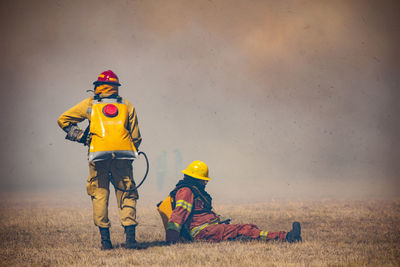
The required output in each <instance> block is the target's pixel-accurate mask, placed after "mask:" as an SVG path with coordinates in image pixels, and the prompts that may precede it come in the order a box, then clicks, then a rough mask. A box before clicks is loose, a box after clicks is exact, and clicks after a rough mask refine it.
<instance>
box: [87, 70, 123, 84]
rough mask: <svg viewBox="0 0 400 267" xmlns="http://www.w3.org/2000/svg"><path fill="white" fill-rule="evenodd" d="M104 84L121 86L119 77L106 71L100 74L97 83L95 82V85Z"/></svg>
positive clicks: (110, 71)
mask: <svg viewBox="0 0 400 267" xmlns="http://www.w3.org/2000/svg"><path fill="white" fill-rule="evenodd" d="M103 83H108V84H114V85H118V86H120V85H121V84H120V83H119V79H118V76H117V75H116V74H115V73H114V72H113V71H112V70H106V71H103V72H102V73H100V74H99V77H97V81H95V82H93V84H94V85H99V84H103Z"/></svg>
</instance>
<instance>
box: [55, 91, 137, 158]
mask: <svg viewBox="0 0 400 267" xmlns="http://www.w3.org/2000/svg"><path fill="white" fill-rule="evenodd" d="M93 101H94V97H88V98H86V99H84V100H83V101H81V102H80V103H78V104H76V105H75V106H73V107H72V108H70V109H68V110H67V111H65V112H64V113H63V114H62V115H61V116H60V117H59V118H58V120H57V123H58V125H59V126H60V127H61V128H62V129H63V130H65V128H66V127H68V126H70V125H71V124H77V123H79V122H82V121H84V120H85V119H88V120H89V121H90V117H91V113H92V105H93ZM124 102H125V104H126V105H127V108H128V127H127V128H128V129H127V130H128V131H129V133H130V134H131V137H132V141H133V144H134V145H135V148H136V150H138V149H139V145H140V143H141V142H142V137H141V135H140V131H139V125H138V120H137V116H136V111H135V108H134V106H133V105H132V104H131V103H130V102H129V101H127V100H125V99H124Z"/></svg>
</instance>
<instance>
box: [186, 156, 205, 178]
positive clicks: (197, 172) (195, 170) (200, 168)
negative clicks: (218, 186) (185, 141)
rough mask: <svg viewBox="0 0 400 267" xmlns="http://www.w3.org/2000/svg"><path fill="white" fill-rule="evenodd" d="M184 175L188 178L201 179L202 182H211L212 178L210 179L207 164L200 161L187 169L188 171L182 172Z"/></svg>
mask: <svg viewBox="0 0 400 267" xmlns="http://www.w3.org/2000/svg"><path fill="white" fill-rule="evenodd" d="M182 172H183V173H184V174H186V175H187V176H190V177H193V178H196V179H200V180H205V181H209V180H210V178H209V177H208V167H207V164H205V163H204V162H202V161H200V160H195V161H193V162H192V163H190V164H189V166H188V167H187V168H186V170H183V171H182Z"/></svg>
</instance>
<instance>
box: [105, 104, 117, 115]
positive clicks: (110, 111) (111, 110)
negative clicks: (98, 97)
mask: <svg viewBox="0 0 400 267" xmlns="http://www.w3.org/2000/svg"><path fill="white" fill-rule="evenodd" d="M103 113H104V115H106V116H107V117H115V116H117V115H118V108H117V107H116V106H115V105H113V104H107V105H105V106H104V108H103Z"/></svg>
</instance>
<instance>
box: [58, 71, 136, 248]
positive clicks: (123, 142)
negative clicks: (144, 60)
mask: <svg viewBox="0 0 400 267" xmlns="http://www.w3.org/2000/svg"><path fill="white" fill-rule="evenodd" d="M93 84H94V86H95V87H94V88H95V89H94V97H88V98H86V99H85V100H83V101H82V102H80V103H78V104H77V105H75V106H73V107H72V108H70V109H69V110H67V111H66V112H64V114H62V115H61V116H60V118H59V119H58V125H59V126H60V127H61V128H62V129H63V130H64V131H65V132H66V133H67V136H66V139H68V140H71V141H76V142H79V143H83V144H85V145H87V146H89V173H90V175H89V178H88V181H87V186H86V189H87V193H88V194H89V195H90V197H91V199H92V203H93V219H94V224H95V225H96V226H98V227H99V229H100V235H101V249H103V250H107V249H112V248H113V246H112V244H111V240H110V231H109V228H110V226H111V223H110V221H109V219H108V200H109V194H110V190H109V186H110V181H111V182H112V183H113V185H114V186H115V187H118V189H122V190H117V189H115V195H116V198H117V203H118V212H119V217H120V220H121V224H122V225H123V227H124V228H125V233H126V245H125V246H126V248H135V247H136V239H135V227H136V225H137V222H136V200H137V199H138V192H137V190H136V186H135V182H134V181H133V170H132V161H133V159H134V158H136V156H137V151H138V148H139V145H140V143H141V141H142V138H141V136H140V132H139V127H138V120H137V117H136V112H135V108H134V107H133V105H132V104H131V103H130V102H128V101H127V100H125V99H123V98H122V97H120V96H119V94H118V88H119V86H120V84H119V80H118V77H117V75H116V74H115V73H114V72H112V71H111V70H107V71H104V72H103V73H101V74H100V75H99V76H98V79H97V81H95V82H94V83H93ZM85 119H88V120H89V127H90V128H89V129H90V131H89V129H87V130H86V131H82V130H81V129H80V128H79V127H78V126H77V123H79V122H82V121H84V120H85Z"/></svg>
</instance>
